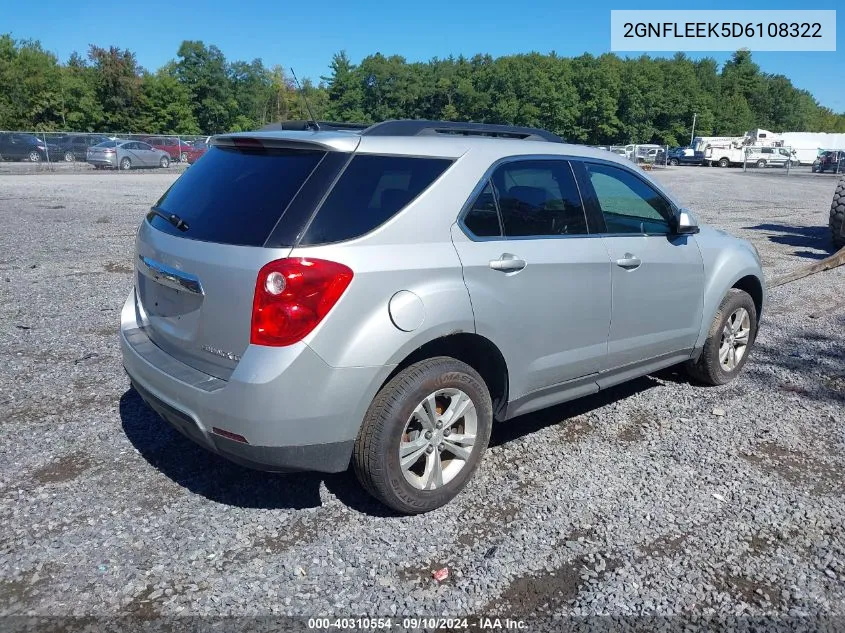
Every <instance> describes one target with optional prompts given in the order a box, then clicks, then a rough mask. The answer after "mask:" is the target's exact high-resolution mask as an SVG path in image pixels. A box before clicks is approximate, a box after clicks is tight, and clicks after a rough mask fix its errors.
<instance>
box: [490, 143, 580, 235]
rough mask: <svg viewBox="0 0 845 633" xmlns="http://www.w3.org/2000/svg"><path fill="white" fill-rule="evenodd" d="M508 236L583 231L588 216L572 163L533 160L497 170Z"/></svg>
mask: <svg viewBox="0 0 845 633" xmlns="http://www.w3.org/2000/svg"><path fill="white" fill-rule="evenodd" d="M493 185H494V188H495V191H496V196H497V201H498V203H499V211H500V212H501V214H502V224H503V225H504V228H505V236H507V237H524V236H549V235H581V234H584V233H587V220H586V217H585V216H584V209H583V208H582V206H581V196H580V195H579V193H578V187H577V185H576V184H575V177H574V176H573V175H572V169H571V168H570V166H569V163H568V162H566V161H563V160H531V161H517V162H513V163H507V164H505V165H502V166H501V167H499V168H498V169H497V170H496V171H495V172H493Z"/></svg>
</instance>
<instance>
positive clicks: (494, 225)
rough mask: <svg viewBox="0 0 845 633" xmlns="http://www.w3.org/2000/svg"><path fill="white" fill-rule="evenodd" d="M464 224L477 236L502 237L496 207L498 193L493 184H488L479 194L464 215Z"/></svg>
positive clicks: (488, 182)
mask: <svg viewBox="0 0 845 633" xmlns="http://www.w3.org/2000/svg"><path fill="white" fill-rule="evenodd" d="M464 225H465V226H466V227H467V228H468V229H469V230H470V231H471V232H472V233H473V235H475V236H477V237H500V236H501V235H502V227H501V226H500V225H499V210H498V209H497V208H496V195H495V194H494V193H493V185H491V184H490V181H487V186H486V187H484V190H483V191H482V192H481V193H480V194H478V197H477V198H476V199H475V202H474V203H473V205H472V208H471V209H470V210H469V211H468V212H467V214H466V215H465V216H464Z"/></svg>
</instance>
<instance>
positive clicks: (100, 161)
mask: <svg viewBox="0 0 845 633" xmlns="http://www.w3.org/2000/svg"><path fill="white" fill-rule="evenodd" d="M85 162H87V163H91V164H92V165H104V166H105V167H117V158H116V157H115V158H97V157H93V158H92V157H87V158H86V159H85Z"/></svg>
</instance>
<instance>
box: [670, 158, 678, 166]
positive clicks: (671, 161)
mask: <svg viewBox="0 0 845 633" xmlns="http://www.w3.org/2000/svg"><path fill="white" fill-rule="evenodd" d="M669 164H670V165H672V167H677V166H678V159H677V158H670V159H669Z"/></svg>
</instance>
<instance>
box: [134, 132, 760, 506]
mask: <svg viewBox="0 0 845 633" xmlns="http://www.w3.org/2000/svg"><path fill="white" fill-rule="evenodd" d="M303 127H307V126H303ZM136 251H137V252H136V255H135V265H136V268H137V273H136V276H135V288H134V289H133V291H132V293H131V294H130V295H129V298H128V299H127V301H126V304H125V306H124V308H123V312H122V315H121V330H120V342H121V347H122V352H123V361H124V365H125V367H126V371H127V372H128V374H129V377H130V378H131V381H132V384H133V385H134V387H135V389H136V390H137V391H138V393H139V394H140V395H141V396H142V397H143V398H144V399H145V400H146V402H147V403H148V404H149V405H150V406H151V407H152V408H153V409H155V410H156V411H157V412H158V413H160V414H161V415H162V416H163V417H164V418H165V419H166V420H168V421H169V422H170V423H171V424H173V425H174V426H175V427H176V428H177V429H178V430H179V431H181V432H182V433H184V434H185V435H187V436H188V437H190V438H192V439H193V440H195V441H196V442H198V443H199V444H201V445H203V446H205V447H206V448H208V449H209V450H211V451H213V452H215V453H219V454H220V455H224V456H225V457H227V458H229V459H231V460H233V461H235V462H238V463H240V464H244V465H247V466H251V467H254V468H258V469H263V470H270V471H290V470H318V471H324V472H338V471H343V470H345V469H347V468H348V467H349V464H350V461H351V463H352V465H353V466H354V469H355V472H356V474H357V476H358V478H359V479H360V481H361V483H362V484H363V485H364V487H365V488H366V489H367V490H368V491H369V492H370V493H372V494H373V495H374V496H375V497H377V498H378V499H380V500H381V501H382V502H383V503H385V504H387V505H388V506H390V507H391V508H393V509H395V510H397V511H399V512H403V513H419V512H425V511H428V510H432V509H434V508H437V507H438V506H441V505H443V504H445V503H447V502H448V501H449V500H451V499H452V498H453V497H455V495H456V494H458V492H459V491H460V490H461V489H462V488H463V487H464V486H465V485H466V483H467V481H468V480H469V478H470V477H471V476H472V474H473V472H474V471H475V469H476V468H477V467H478V464H479V462H480V460H481V457H482V455H483V454H484V451H485V449H486V447H487V443H488V440H489V437H490V430H491V425H492V424H493V421H494V420H496V421H505V420H509V419H511V418H516V417H518V416H521V415H523V414H525V413H528V412H530V411H534V410H536V409H541V408H543V407H548V406H551V405H554V404H557V403H560V402H563V401H566V400H570V399H573V398H577V397H579V396H583V395H586V394H592V393H595V392H597V391H599V390H601V389H605V388H607V387H610V386H611V385H614V384H617V383H620V382H623V381H626V380H629V379H631V378H634V377H636V376H641V375H643V374H647V373H650V372H653V371H655V370H658V369H660V368H662V367H667V366H669V365H674V364H677V363H685V364H686V367H687V368H688V370H689V372H690V373H691V374H692V376H693V377H694V378H695V379H697V380H699V381H701V382H704V383H707V384H714V385H716V384H722V383H726V382H728V381H730V380H732V379H733V378H734V377H735V376H736V375H737V373H738V372H739V371H740V369H741V368H742V366H743V365H744V364H745V362H746V361H747V359H748V355H749V351H750V349H751V346H752V344H753V343H754V339H755V336H756V334H757V325H758V323H759V321H760V314H761V310H762V307H763V304H764V299H765V296H764V295H765V290H764V288H765V286H764V283H763V274H762V272H761V268H760V259H759V257H758V255H757V252H756V251H755V249H754V247H753V246H751V244H749V243H748V242H746V241H743V240H740V239H736V238H734V237H732V236H730V235H728V234H727V233H724V232H722V231H719V230H716V229H712V228H706V227H699V226H698V225H697V222H696V220H695V217H694V216H693V214H692V213H691V212H689V211H688V210H685V209H681V208H680V207H679V205H678V204H677V203H676V202H675V201H674V200H673V198H672V197H671V196H670V195H669V194H668V193H667V192H666V191H664V190H663V189H662V188H661V187H660V186H659V185H658V184H657V183H656V182H654V181H653V180H651V179H650V178H649V177H648V175H647V174H645V173H643V172H642V171H641V170H640V169H639V168H637V167H636V166H634V165H632V163H631V162H630V161H628V160H625V159H624V158H623V157H617V156H615V155H613V154H611V153H609V152H606V151H601V150H594V149H590V148H587V147H582V146H577V145H567V144H564V143H563V142H562V141H561V140H560V139H559V138H558V137H556V136H554V135H552V134H550V133H548V132H545V131H543V130H535V129H529V128H513V127H506V126H491V125H482V124H457V123H442V122H432V121H388V122H384V123H380V124H376V125H373V126H371V127H368V128H366V129H351V130H350V129H326V126H325V125H324V126H323V127H322V129H320V130H317V131H313V130H307V129H303V130H299V131H296V130H293V131H291V130H281V131H279V130H277V131H267V130H264V131H260V132H251V133H239V134H230V135H224V136H218V137H216V138H215V139H214V140H213V142H212V145H211V148H210V150H209V151H208V153H207V154H206V156H205V157H204V158H203V160H201V161H199V162H198V163H197V164H196V165H194V166H193V167H191V169H190V170H188V171H187V172H185V173H184V174H183V175H182V176H181V177H180V178H179V179H178V180H177V181H176V182H175V183H174V184H173V185H172V186H171V187H170V189H168V190H167V191H166V192H165V193H164V195H163V196H162V197H161V199H160V200H159V201H158V202H157V203H156V204H155V206H154V207H152V209H151V210H150V212H149V214H148V215H147V216H146V218H145V219H144V221H143V222H142V223H141V227H140V229H139V231H138V235H137V240H136ZM514 423H516V424H518V421H516V422H514Z"/></svg>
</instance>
